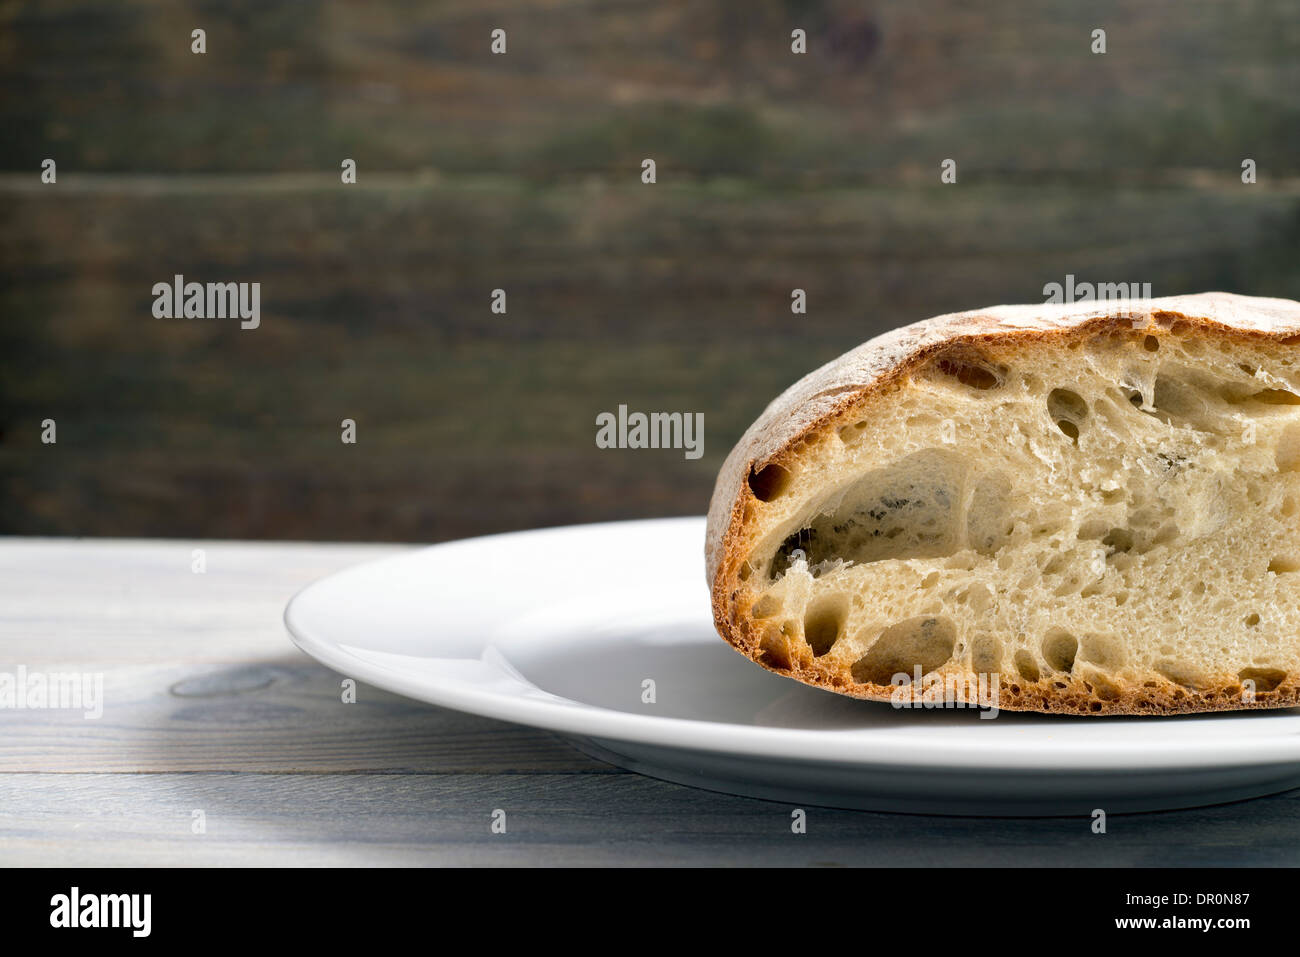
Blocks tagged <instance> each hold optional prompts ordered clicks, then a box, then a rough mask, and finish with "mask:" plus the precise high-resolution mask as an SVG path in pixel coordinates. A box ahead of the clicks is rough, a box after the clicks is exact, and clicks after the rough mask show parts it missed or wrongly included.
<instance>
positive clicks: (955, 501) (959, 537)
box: [705, 293, 1300, 715]
mask: <svg viewBox="0 0 1300 957" xmlns="http://www.w3.org/2000/svg"><path fill="white" fill-rule="evenodd" d="M705 551H706V559H707V569H708V578H709V584H710V588H711V590H712V601H713V615H714V621H715V624H716V626H717V628H718V631H719V633H720V634H721V635H722V637H723V638H725V639H726V640H727V641H728V642H729V643H730V644H731V645H732V646H734V647H735V648H736V649H737V650H739V651H740V652H742V653H743V654H745V655H747V656H748V657H750V658H751V659H753V660H754V661H755V662H757V663H758V664H760V665H762V666H763V667H765V668H767V669H769V670H771V671H775V672H777V673H779V674H783V675H787V676H789V677H792V678H796V679H798V680H799V681H803V682H806V683H808V684H811V685H816V686H818V687H821V688H826V689H829V690H831V691H836V692H840V693H842V694H846V695H852V696H855V697H859V698H870V699H876V700H888V701H893V702H894V703H895V704H900V703H902V704H909V702H910V704H911V705H912V706H916V705H919V704H920V702H921V696H922V694H923V691H924V690H925V689H927V688H929V689H934V688H937V687H944V688H946V689H949V695H950V699H951V693H952V692H951V689H954V688H955V689H958V690H957V695H956V698H955V700H956V701H957V702H958V703H960V702H962V701H965V702H966V703H967V704H974V703H975V697H976V690H975V689H977V688H982V687H984V686H982V685H980V684H979V683H978V682H977V680H976V679H977V678H978V679H980V680H982V681H985V682H986V683H987V688H988V690H989V692H990V695H991V696H992V697H993V698H994V700H995V702H996V705H997V707H998V708H1000V709H1010V710H1028V711H1046V712H1062V713H1069V714H1081V715H1107V714H1171V713H1178V712H1190V711H1211V710H1231V709H1238V708H1275V707H1282V706H1288V705H1294V704H1297V702H1298V701H1300V304H1298V303H1295V302H1290V301H1287V300H1280V299H1259V298H1251V297H1245V296H1235V295H1227V294H1221V293H1206V294H1203V295H1196V296H1180V297H1175V298H1168V299H1155V300H1145V301H1139V300H1122V301H1112V302H1086V303H1078V304H1070V305H1029V306H998V307H995V308H991V309H982V310H978V311H975V312H965V313H957V314H953V315H947V316H940V317H939V318H936V319H930V320H927V321H925V322H919V323H915V324H913V325H910V326H906V327H904V328H901V329H897V330H895V331H893V332H889V333H887V334H885V335H882V336H879V337H878V338H875V339H872V340H871V341H870V342H867V343H866V344H864V345H862V346H860V347H858V348H857V349H854V350H853V351H852V352H849V353H848V354H846V355H844V356H841V357H840V358H839V359H836V360H835V361H834V362H831V363H830V364H829V365H826V366H823V367H822V368H821V369H818V370H817V371H816V372H813V373H811V374H810V375H808V376H806V377H804V378H803V379H801V380H800V381H799V382H797V383H795V384H794V385H793V386H791V387H790V388H789V389H788V390H787V391H786V392H785V393H784V394H783V395H782V396H780V397H779V398H778V399H777V400H776V401H775V402H773V403H772V404H771V405H769V406H768V408H767V409H766V411H764V412H763V414H762V415H761V416H760V417H759V419H758V421H757V422H755V423H754V424H753V425H752V426H751V427H750V428H749V430H748V431H747V432H746V433H745V435H744V436H743V437H742V438H741V440H740V442H739V444H738V445H737V446H736V447H735V449H733V450H732V452H731V454H730V455H729V456H728V458H727V460H726V463H725V464H724V465H723V467H722V471H721V473H720V474H719V476H718V480H717V485H716V487H715V489H714V493H713V500H712V503H711V506H710V508H709V520H708V539H707V544H706V550H705ZM918 678H920V679H922V680H920V681H918V680H917V679H918Z"/></svg>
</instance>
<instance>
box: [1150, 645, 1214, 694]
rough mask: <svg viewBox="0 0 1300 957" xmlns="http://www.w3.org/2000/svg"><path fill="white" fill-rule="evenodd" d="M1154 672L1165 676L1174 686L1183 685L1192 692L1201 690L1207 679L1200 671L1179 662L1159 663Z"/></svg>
mask: <svg viewBox="0 0 1300 957" xmlns="http://www.w3.org/2000/svg"><path fill="white" fill-rule="evenodd" d="M1166 653H1167V652H1166ZM1153 670H1154V671H1155V672H1156V673H1157V674H1161V675H1164V677H1166V678H1168V679H1169V680H1170V681H1172V682H1173V683H1174V684H1176V685H1181V686H1182V687H1184V688H1187V689H1189V690H1191V691H1196V690H1199V689H1200V688H1201V687H1203V686H1204V684H1205V679H1204V677H1203V676H1202V674H1201V673H1200V671H1198V670H1197V669H1196V668H1194V667H1192V666H1190V665H1185V664H1181V663H1179V662H1177V661H1158V662H1156V664H1155V668H1154V669H1153Z"/></svg>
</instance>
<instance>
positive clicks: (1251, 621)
mask: <svg viewBox="0 0 1300 957" xmlns="http://www.w3.org/2000/svg"><path fill="white" fill-rule="evenodd" d="M1245 624H1246V627H1247V628H1254V627H1255V626H1256V625H1258V624H1259V613H1258V612H1251V613H1250V614H1249V615H1247V616H1246V619H1245Z"/></svg>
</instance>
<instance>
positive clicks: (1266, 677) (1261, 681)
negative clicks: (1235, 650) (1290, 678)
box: [1237, 668, 1286, 691]
mask: <svg viewBox="0 0 1300 957" xmlns="http://www.w3.org/2000/svg"><path fill="white" fill-rule="evenodd" d="M1237 679H1238V680H1239V681H1253V682H1255V690H1256V691H1273V690H1275V689H1276V688H1277V686H1278V685H1280V684H1281V683H1282V682H1283V681H1285V680H1286V672H1285V671H1281V670H1279V669H1277V668H1242V669H1241V670H1240V671H1238V672H1237Z"/></svg>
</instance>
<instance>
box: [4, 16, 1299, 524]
mask: <svg viewBox="0 0 1300 957" xmlns="http://www.w3.org/2000/svg"><path fill="white" fill-rule="evenodd" d="M196 26H201V27H203V28H204V29H205V30H206V31H207V45H208V52H207V53H206V54H205V55H201V56H199V55H194V54H192V53H191V52H190V31H191V30H192V29H193V28H194V27H196ZM494 27H502V28H504V29H506V30H507V33H508V43H509V47H508V50H509V52H508V53H507V54H506V55H504V56H491V55H490V54H489V52H488V42H489V41H488V37H489V33H490V31H491V30H492V29H493V28H494ZM795 27H802V28H804V29H806V30H807V32H808V40H809V48H810V52H809V53H808V54H807V55H805V56H794V55H792V54H791V53H790V51H789V35H790V31H791V29H793V28H795ZM1097 27H1101V28H1104V29H1106V30H1107V42H1108V52H1107V53H1106V54H1105V55H1101V56H1098V55H1094V54H1092V53H1091V52H1090V43H1091V39H1090V33H1091V31H1092V30H1093V29H1094V28H1097ZM1298 91H1300V5H1298V4H1297V3H1295V2H1291V0H1249V2H1228V0H1222V2H1219V0H1214V2H1208V0H1184V2H1179V3H1177V4H1169V3H1152V2H1150V0H1103V2H1097V3H1087V4H1083V3H1078V2H1075V0H1050V2H1044V3H1038V4H1034V5H1027V4H1023V3H1011V2H990V3H966V2H957V0H935V2H926V3H913V2H905V0H883V2H875V3H867V4H862V3H848V2H833V0H824V2H820V0H797V2H796V0H788V2H779V0H754V2H745V3H741V2H722V3H716V2H663V0H628V2H610V3H599V4H593V3H587V2H576V0H501V2H477V0H474V2H470V0H462V2H447V3H436V4H429V3H417V2H401V0H375V2H367V3H319V4H316V3H312V4H304V3H297V2H288V0H238V2H232V0H222V2H217V0H203V2H180V3H177V2H167V3H164V2H162V0H156V2H154V0H118V2H114V3H111V4H104V3H97V2H90V0H60V2H42V3H25V2H16V0H4V2H0V129H3V136H0V532H9V533H20V534H40V535H139V536H169V537H185V536H207V537H216V538H296V539H320V540H330V539H352V540H407V541H434V540H440V539H446V538H453V537H459V536H464V535H470V534H476V533H483V532H491V531H500V530H506V529H513V528H524V527H530V526H537V525H547V524H560V523H568V522H579V521H593V520H602V519H610V518H618V517H638V516H650V515H678V514H692V513H700V512H702V511H703V510H704V508H705V506H706V503H707V499H708V494H709V491H710V490H711V487H712V480H713V476H714V474H715V472H716V470H717V467H718V465H719V464H720V462H721V460H722V458H723V456H724V455H725V454H726V452H727V450H728V449H729V448H730V446H731V444H732V443H733V442H734V441H735V439H736V438H737V437H738V436H739V434H740V432H741V431H742V430H743V429H744V427H745V426H746V425H747V424H748V422H749V421H750V420H751V419H752V418H753V417H754V416H755V415H756V414H757V413H758V412H759V411H760V410H761V409H762V407H763V406H764V405H765V404H766V403H767V402H768V401H769V400H770V399H771V398H772V397H773V396H774V395H775V394H776V393H777V392H778V391H779V390H780V389H782V388H783V387H784V386H786V385H787V384H789V383H790V382H791V381H793V380H794V379H796V378H798V377H799V376H801V375H802V374H803V373H805V372H807V371H809V370H810V369H811V368H813V367H814V366H816V365H818V364H820V363H822V362H824V361H826V360H829V359H830V358H832V357H834V356H835V355H838V354H839V353H840V352H842V351H844V350H845V349H847V348H849V347H851V346H853V345H855V344H857V343H858V342H860V341H862V340H863V339H865V338H867V337H869V336H871V335H873V334H875V333H878V332H880V331H882V330H884V329H886V328H890V327H892V326H895V325H898V324H901V323H904V322H910V321H913V320H916V319H920V318H924V317H926V316H929V315H932V314H937V313H940V312H945V311H950V310H954V309H960V308H968V307H975V306H981V305H988V304H993V303H998V302H1022V301H1034V300H1039V299H1041V298H1042V292H1041V290H1042V287H1043V285H1044V284H1045V283H1048V282H1053V281H1063V280H1064V277H1065V275H1066V274H1067V273H1073V274H1075V275H1076V276H1078V277H1079V278H1080V279H1085V280H1092V281H1106V282H1149V283H1150V284H1151V286H1152V291H1153V293H1154V294H1156V295H1165V294H1174V293H1183V292H1193V291H1200V290H1205V289H1211V288H1217V289H1225V290H1230V291H1236V292H1245V293H1255V294H1263V295H1275V296H1286V297H1292V298H1300V271H1298V270H1297V269H1296V268H1295V263H1296V261H1297V256H1298V255H1300V92H1298ZM46 157H51V158H54V159H56V161H57V163H58V182H57V184H55V185H42V184H41V183H40V181H39V169H40V163H41V161H42V160H43V159H44V158H46ZM345 157H348V158H353V159H355V160H356V162H357V164H358V168H359V181H358V183H357V184H356V185H355V186H344V185H342V184H341V183H340V181H339V166H340V163H341V161H342V160H343V159H344V158H345ZM643 157H653V158H655V159H656V161H657V163H658V179H659V181H658V183H657V184H656V185H654V186H644V185H642V184H641V183H640V179H639V173H640V162H641V159H642V158H643ZM948 157H952V158H955V159H956V160H957V162H958V183H957V185H955V186H944V185H941V184H940V182H939V164H940V163H941V161H942V160H943V159H945V158H948ZM1246 157H1250V158H1253V159H1255V160H1256V162H1257V163H1258V167H1259V182H1258V183H1257V184H1255V185H1250V186H1246V185H1243V184H1242V183H1241V181H1240V166H1241V161H1242V159H1243V158H1246ZM175 273H183V274H184V275H185V276H186V277H187V278H189V279H193V280H198V281H248V282H254V281H256V282H260V283H261V284H262V313H263V318H262V326H261V328H260V329H257V330H255V331H241V330H239V329H238V328H237V327H236V326H235V324H233V323H221V322H202V321H197V320H191V321H166V320H157V319H154V318H152V316H151V304H152V294H151V288H152V285H153V284H154V283H155V282H159V281H168V280H170V278H171V277H172V276H173V275H174V274H175ZM497 287H501V288H505V289H506V290H507V293H508V297H509V299H508V303H509V311H508V314H507V315H506V316H497V315H493V314H491V313H490V311H489V295H490V291H491V290H492V289H494V288H497ZM794 287H802V288H804V289H806V290H807V292H808V297H809V311H808V314H807V315H806V316H794V315H791V313H790V309H789V301H790V299H789V297H790V290H791V289H792V288H794ZM620 403H625V404H627V405H628V406H629V407H631V408H632V409H634V410H637V409H639V410H644V411H651V410H664V411H691V412H702V413H704V416H705V455H704V457H703V458H701V459H699V460H697V461H688V460H686V459H685V458H684V457H683V455H682V454H681V453H680V452H648V451H641V452H635V451H622V452H614V451H602V450H599V449H597V448H596V447H595V444H594V434H595V417H596V415H597V414H598V413H599V412H602V411H606V410H612V409H615V408H616V407H617V406H618V405H619V404H620ZM45 418H53V419H55V420H56V421H57V423H58V443H57V445H52V446H51V445H43V444H41V442H40V432H41V427H40V422H41V421H42V420H43V419H45ZM344 418H352V419H355V420H356V422H357V423H358V444H357V445H356V446H346V445H343V444H342V443H341V442H340V441H339V423H340V421H341V420H342V419H344Z"/></svg>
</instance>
